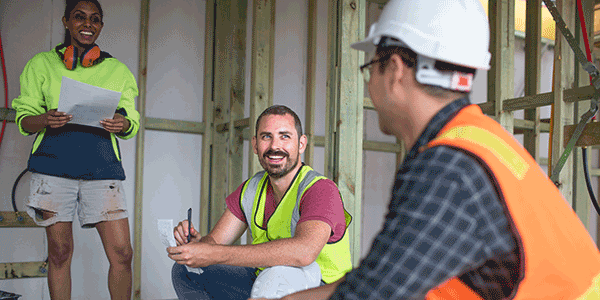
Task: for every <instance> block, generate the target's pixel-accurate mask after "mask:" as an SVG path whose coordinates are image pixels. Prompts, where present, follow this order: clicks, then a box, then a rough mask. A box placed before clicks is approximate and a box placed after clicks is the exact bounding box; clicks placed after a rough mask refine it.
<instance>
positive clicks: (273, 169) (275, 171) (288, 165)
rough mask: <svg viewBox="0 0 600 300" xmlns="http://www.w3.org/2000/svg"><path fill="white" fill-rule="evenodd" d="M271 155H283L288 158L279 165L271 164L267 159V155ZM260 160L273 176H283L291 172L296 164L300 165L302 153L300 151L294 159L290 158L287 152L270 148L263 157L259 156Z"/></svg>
mask: <svg viewBox="0 0 600 300" xmlns="http://www.w3.org/2000/svg"><path fill="white" fill-rule="evenodd" d="M269 155H276V156H282V157H283V158H285V159H286V160H285V163H284V164H277V165H275V164H270V163H269V162H268V161H267V156H269ZM258 161H259V162H260V165H261V166H262V167H263V169H265V171H267V174H269V176H270V177H271V178H281V177H283V176H285V175H287V174H288V173H290V172H291V171H292V170H293V169H294V168H296V166H298V162H299V161H300V153H298V155H297V156H296V158H295V159H294V158H290V156H289V154H288V153H287V152H283V151H273V150H269V151H267V152H265V154H263V155H262V156H261V157H259V159H258Z"/></svg>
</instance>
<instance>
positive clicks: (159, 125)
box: [145, 118, 205, 134]
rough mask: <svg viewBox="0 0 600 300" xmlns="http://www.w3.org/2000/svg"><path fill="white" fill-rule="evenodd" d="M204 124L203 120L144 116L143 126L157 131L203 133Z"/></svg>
mask: <svg viewBox="0 0 600 300" xmlns="http://www.w3.org/2000/svg"><path fill="white" fill-rule="evenodd" d="M204 126H205V125H204V123H203V122H190V121H179V120H169V119H161V118H146V126H145V128H146V129H150V130H157V131H168V132H180V133H192V134H204Z"/></svg>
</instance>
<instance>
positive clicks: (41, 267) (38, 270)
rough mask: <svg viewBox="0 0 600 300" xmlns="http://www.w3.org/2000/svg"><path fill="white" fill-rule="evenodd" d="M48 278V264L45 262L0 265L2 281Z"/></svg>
mask: <svg viewBox="0 0 600 300" xmlns="http://www.w3.org/2000/svg"><path fill="white" fill-rule="evenodd" d="M47 276H48V264H47V263H46V262H45V261H32V262H14V263H0V279H22V278H37V277H47ZM11 299H12V298H11Z"/></svg>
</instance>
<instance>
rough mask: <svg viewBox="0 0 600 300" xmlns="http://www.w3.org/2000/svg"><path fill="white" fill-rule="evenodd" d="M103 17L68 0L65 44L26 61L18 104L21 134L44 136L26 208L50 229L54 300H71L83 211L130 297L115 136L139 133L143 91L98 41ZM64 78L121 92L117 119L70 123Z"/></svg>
mask: <svg viewBox="0 0 600 300" xmlns="http://www.w3.org/2000/svg"><path fill="white" fill-rule="evenodd" d="M102 18H103V13H102V8H101V6H100V3H98V1H96V0H85V1H70V0H67V5H66V8H65V13H64V16H63V18H62V22H63V25H64V26H65V29H66V32H65V41H64V43H63V44H60V45H58V46H57V47H56V48H55V49H53V50H51V51H48V52H42V53H39V54H37V55H35V56H34V57H33V58H32V59H31V60H30V61H29V62H28V63H27V65H26V66H25V69H24V70H23V73H22V75H21V78H20V82H21V94H20V95H19V97H18V98H16V99H14V101H13V107H14V108H15V109H16V111H17V119H16V120H17V125H18V126H19V130H20V132H21V133H22V134H23V135H26V136H27V135H31V134H34V133H37V137H36V139H35V142H34V144H33V149H32V151H31V154H30V157H29V161H28V170H29V171H30V172H32V173H33V174H32V178H31V184H30V186H31V188H30V189H31V192H30V197H29V199H28V200H27V210H28V213H29V215H31V217H32V218H33V219H34V220H35V222H36V223H37V224H38V225H40V226H44V227H46V235H47V237H48V263H49V272H48V286H49V289H50V295H51V297H52V299H70V298H71V271H70V269H71V258H72V255H73V233H72V223H73V219H74V217H75V211H76V210H77V214H78V218H79V222H80V224H81V226H82V227H84V228H91V227H95V228H96V229H97V230H98V233H99V235H100V238H101V240H102V243H103V246H104V250H105V251H106V255H107V257H108V260H109V263H110V269H109V272H108V284H109V291H110V295H111V298H112V299H130V298H131V259H132V253H133V251H132V248H131V242H130V236H129V223H128V219H127V208H126V202H125V199H124V194H123V193H124V191H123V187H122V184H121V181H122V180H124V179H125V173H124V170H123V166H122V164H121V158H120V152H119V146H118V142H117V140H116V138H115V137H120V138H123V139H129V138H132V137H133V136H134V135H135V134H136V133H137V131H138V128H139V113H138V112H137V111H136V110H135V102H134V101H135V97H136V96H137V95H138V89H137V85H136V81H135V78H134V76H133V74H131V72H130V71H129V69H128V68H127V67H126V66H125V65H124V64H122V63H121V62H119V61H118V60H117V59H115V58H113V57H112V56H110V54H108V53H106V52H102V51H100V49H99V47H98V46H97V45H96V44H95V42H96V39H97V38H98V36H99V35H100V32H101V30H102V27H103V26H104V23H103V21H102ZM65 77H68V78H70V79H73V80H76V81H79V82H82V83H85V84H89V85H93V86H96V87H100V88H104V89H108V90H112V91H115V92H120V93H121V98H120V100H119V104H118V107H117V111H116V113H115V114H114V117H113V118H112V119H105V120H102V121H101V122H100V126H99V127H92V126H83V125H77V124H68V123H69V121H70V120H71V119H72V118H73V116H72V115H69V114H66V113H64V112H60V111H57V110H56V109H57V108H58V102H59V96H60V90H61V82H62V79H63V78H65Z"/></svg>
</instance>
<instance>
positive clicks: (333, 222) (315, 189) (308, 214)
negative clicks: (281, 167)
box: [225, 179, 346, 243]
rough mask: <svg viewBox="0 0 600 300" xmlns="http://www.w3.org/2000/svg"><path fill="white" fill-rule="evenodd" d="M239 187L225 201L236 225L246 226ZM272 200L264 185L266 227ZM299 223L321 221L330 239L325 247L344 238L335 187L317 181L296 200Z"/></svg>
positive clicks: (269, 187)
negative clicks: (328, 231) (298, 203)
mask: <svg viewBox="0 0 600 300" xmlns="http://www.w3.org/2000/svg"><path fill="white" fill-rule="evenodd" d="M243 186H244V184H243V183H242V184H241V185H240V186H239V187H238V188H237V189H236V190H235V191H234V192H233V193H231V194H230V195H229V196H227V198H226V199H225V202H226V203H227V208H229V210H230V211H231V212H232V213H233V215H234V216H236V217H237V218H238V219H240V221H242V222H244V223H246V224H248V222H247V221H246V216H245V215H244V213H243V212H242V208H241V207H240V196H241V193H242V187H243ZM275 208H276V205H275V198H274V197H273V188H272V187H271V185H270V184H267V197H266V202H265V218H264V220H265V221H264V223H265V224H266V223H267V221H268V220H269V218H270V217H271V215H272V214H273V212H274V211H275ZM299 209H300V220H298V224H300V223H302V222H305V221H309V220H318V221H323V222H325V223H327V225H329V227H331V231H332V232H331V236H330V237H329V240H328V241H327V242H328V243H334V242H337V241H339V240H340V239H341V238H342V237H343V236H344V231H345V230H346V220H345V218H344V205H343V203H342V198H341V197H340V192H339V190H338V188H337V186H336V185H335V183H334V182H333V181H331V180H329V179H321V180H319V181H317V182H315V183H314V184H313V185H312V186H311V187H310V188H309V189H308V190H307V191H306V192H304V195H302V199H300V207H299Z"/></svg>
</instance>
